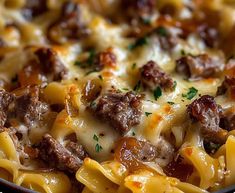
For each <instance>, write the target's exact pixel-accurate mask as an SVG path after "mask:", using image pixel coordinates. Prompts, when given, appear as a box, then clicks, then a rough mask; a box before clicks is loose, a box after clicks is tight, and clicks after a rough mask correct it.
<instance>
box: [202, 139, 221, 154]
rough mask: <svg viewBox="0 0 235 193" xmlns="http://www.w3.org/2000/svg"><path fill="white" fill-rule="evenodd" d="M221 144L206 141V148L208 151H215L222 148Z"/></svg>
mask: <svg viewBox="0 0 235 193" xmlns="http://www.w3.org/2000/svg"><path fill="white" fill-rule="evenodd" d="M220 146H221V144H217V143H213V142H205V141H204V148H205V150H206V152H207V153H215V152H216V151H217V150H218V149H219V148H220Z"/></svg>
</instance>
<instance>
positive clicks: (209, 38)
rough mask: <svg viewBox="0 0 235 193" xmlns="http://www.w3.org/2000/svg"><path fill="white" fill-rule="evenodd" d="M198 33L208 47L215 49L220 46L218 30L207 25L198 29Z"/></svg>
mask: <svg viewBox="0 0 235 193" xmlns="http://www.w3.org/2000/svg"><path fill="white" fill-rule="evenodd" d="M198 33H199V36H200V37H201V38H202V39H203V41H204V42H205V44H206V45H207V46H208V47H210V48H215V47H217V46H218V44H219V41H218V40H219V32H218V30H217V29H215V28H212V27H209V26H207V25H201V26H199V28H198Z"/></svg>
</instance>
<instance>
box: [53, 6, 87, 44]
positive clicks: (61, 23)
mask: <svg viewBox="0 0 235 193" xmlns="http://www.w3.org/2000/svg"><path fill="white" fill-rule="evenodd" d="M87 34H88V30H87V28H86V27H85V25H84V24H83V23H82V21H81V16H80V7H79V4H78V3H75V2H72V1H69V2H66V3H65V4H64V6H63V7H62V13H61V17H60V18H59V19H58V20H57V21H56V22H55V23H53V24H52V25H51V26H49V28H48V38H49V39H50V40H51V41H52V42H55V43H58V44H63V43H65V42H67V41H68V40H77V39H80V38H81V37H84V35H87Z"/></svg>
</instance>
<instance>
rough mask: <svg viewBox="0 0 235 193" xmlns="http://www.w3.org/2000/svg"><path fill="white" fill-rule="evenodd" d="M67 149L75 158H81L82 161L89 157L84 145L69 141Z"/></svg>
mask: <svg viewBox="0 0 235 193" xmlns="http://www.w3.org/2000/svg"><path fill="white" fill-rule="evenodd" d="M65 147H66V149H68V150H69V151H70V152H71V153H72V154H73V155H74V156H76V157H79V158H80V159H81V160H84V159H85V158H86V157H88V154H87V153H86V151H85V150H84V148H83V146H82V145H79V144H78V143H77V142H72V141H69V142H68V143H67V144H66V146H65Z"/></svg>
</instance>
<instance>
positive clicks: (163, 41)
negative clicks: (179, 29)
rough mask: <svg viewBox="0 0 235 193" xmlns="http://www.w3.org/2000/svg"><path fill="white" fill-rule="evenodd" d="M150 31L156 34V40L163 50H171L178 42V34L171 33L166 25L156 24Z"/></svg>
mask: <svg viewBox="0 0 235 193" xmlns="http://www.w3.org/2000/svg"><path fill="white" fill-rule="evenodd" d="M151 33H153V34H157V40H158V42H157V43H159V44H160V46H161V48H162V49H163V50H165V51H171V50H172V49H173V48H174V47H175V46H176V45H177V42H178V39H179V38H178V36H179V35H180V34H173V33H172V32H171V31H170V30H169V28H168V27H166V26H158V27H157V28H156V29H154V30H153V31H152V32H151Z"/></svg>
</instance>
